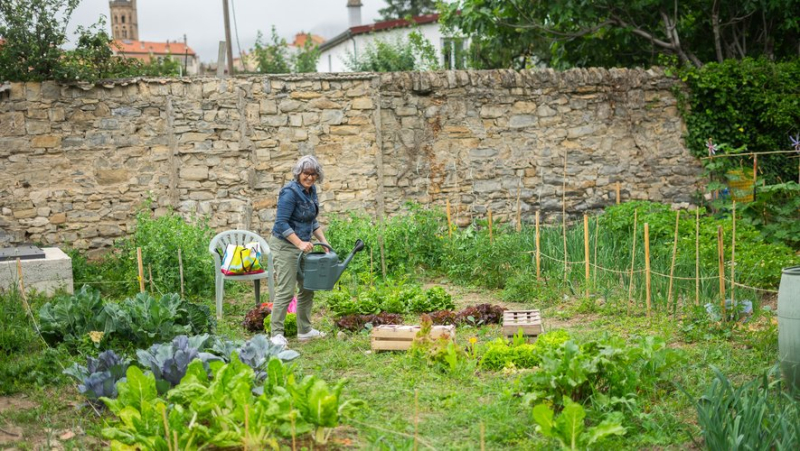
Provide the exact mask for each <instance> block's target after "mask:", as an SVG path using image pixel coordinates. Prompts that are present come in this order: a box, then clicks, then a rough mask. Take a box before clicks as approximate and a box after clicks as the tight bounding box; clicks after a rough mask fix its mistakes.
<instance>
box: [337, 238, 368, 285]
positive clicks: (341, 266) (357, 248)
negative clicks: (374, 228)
mask: <svg viewBox="0 0 800 451" xmlns="http://www.w3.org/2000/svg"><path fill="white" fill-rule="evenodd" d="M362 249H364V242H363V241H361V240H356V246H355V247H354V248H353V250H352V251H351V252H350V255H348V256H347V258H345V259H344V261H343V262H341V263H339V264H338V265H336V270H337V275H336V279H337V280H338V279H339V277H340V276H341V275H342V273H343V272H344V270H345V268H347V265H349V264H350V260H352V259H353V256H355V255H356V253H357V252H361V250H362Z"/></svg>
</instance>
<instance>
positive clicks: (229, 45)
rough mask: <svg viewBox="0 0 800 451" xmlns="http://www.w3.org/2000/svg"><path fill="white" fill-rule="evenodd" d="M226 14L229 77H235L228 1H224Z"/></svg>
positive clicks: (223, 5)
mask: <svg viewBox="0 0 800 451" xmlns="http://www.w3.org/2000/svg"><path fill="white" fill-rule="evenodd" d="M222 8H223V11H224V13H225V43H226V45H227V47H228V76H229V77H233V45H232V44H231V21H230V16H229V15H228V0H222Z"/></svg>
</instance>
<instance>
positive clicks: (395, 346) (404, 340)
mask: <svg viewBox="0 0 800 451" xmlns="http://www.w3.org/2000/svg"><path fill="white" fill-rule="evenodd" d="M420 329H421V327H420V326H391V325H383V326H377V327H375V328H374V329H372V332H371V333H370V344H371V346H372V349H373V350H375V351H407V350H408V349H409V348H411V342H412V341H414V338H415V337H416V336H417V333H418V332H419V331H420ZM455 334H456V327H455V326H433V328H432V329H431V333H430V337H431V338H433V339H436V338H439V337H441V336H443V335H447V336H449V337H450V339H453V338H454V337H455Z"/></svg>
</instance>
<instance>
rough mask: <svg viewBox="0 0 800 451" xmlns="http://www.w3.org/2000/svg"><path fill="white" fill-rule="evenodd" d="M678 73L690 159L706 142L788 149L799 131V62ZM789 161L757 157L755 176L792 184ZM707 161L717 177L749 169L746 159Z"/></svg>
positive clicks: (755, 62) (733, 63)
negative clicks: (684, 86) (684, 94)
mask: <svg viewBox="0 0 800 451" xmlns="http://www.w3.org/2000/svg"><path fill="white" fill-rule="evenodd" d="M795 7H797V5H795ZM795 14H796V13H795ZM678 73H679V75H680V77H681V79H682V80H683V81H684V82H685V83H686V84H687V86H688V87H689V91H690V94H689V96H687V97H686V98H685V99H683V102H682V103H683V105H684V108H683V116H684V120H685V121H686V127H687V129H688V135H687V137H686V145H687V147H688V148H689V150H690V151H691V152H692V153H694V154H695V155H697V156H707V155H708V150H707V148H706V143H707V140H708V139H709V138H710V139H713V142H715V143H726V144H728V145H729V146H730V147H729V148H731V149H736V148H741V147H746V148H747V150H748V151H750V152H762V151H775V150H785V149H790V148H791V142H790V139H789V138H790V136H793V135H796V134H797V133H798V132H800V126H798V124H800V109H798V108H797V106H798V104H800V59H793V60H788V61H779V62H775V61H770V60H768V59H752V58H745V59H743V60H741V61H738V60H725V61H724V62H722V63H710V64H706V65H705V66H703V67H701V68H683V69H680V70H679V71H678ZM719 153H727V152H725V151H724V149H720V152H718V154H719ZM790 161H792V160H787V155H785V154H776V155H761V156H759V158H758V167H759V178H762V177H763V178H765V179H766V181H767V183H769V184H776V183H780V182H788V181H790V180H796V179H797V176H798V174H797V170H798V167H797V165H796V164H791V163H789V162H790ZM711 162H713V163H714V164H715V170H716V171H715V172H716V173H717V177H718V178H721V176H722V174H724V173H725V172H727V171H728V170H730V169H737V168H740V167H742V166H745V167H752V158H742V157H736V158H720V159H715V160H711Z"/></svg>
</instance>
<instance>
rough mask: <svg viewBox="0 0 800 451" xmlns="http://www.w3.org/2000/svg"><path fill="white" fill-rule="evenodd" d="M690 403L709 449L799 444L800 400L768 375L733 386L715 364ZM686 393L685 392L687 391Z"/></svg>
mask: <svg viewBox="0 0 800 451" xmlns="http://www.w3.org/2000/svg"><path fill="white" fill-rule="evenodd" d="M712 370H713V371H714V380H713V381H712V383H711V385H710V386H709V387H707V388H706V391H705V393H704V394H703V395H702V396H701V397H700V398H699V399H697V400H694V399H693V404H694V406H695V409H696V410H697V420H698V423H699V424H700V428H701V429H702V436H703V439H704V441H705V445H706V447H707V448H708V449H710V450H716V449H727V450H745V449H748V450H772V449H797V448H798V447H800V402H799V401H797V400H795V399H792V397H791V395H789V394H787V393H784V392H782V390H781V388H780V384H779V383H778V382H770V380H769V375H768V374H765V375H763V376H762V377H761V378H759V379H756V380H752V381H750V382H746V383H744V384H742V385H741V386H739V387H735V386H734V385H733V384H732V383H731V382H730V381H729V380H728V378H727V377H725V375H724V374H723V373H722V372H721V371H720V370H719V369H717V368H715V367H712ZM687 396H689V395H688V393H687Z"/></svg>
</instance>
